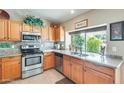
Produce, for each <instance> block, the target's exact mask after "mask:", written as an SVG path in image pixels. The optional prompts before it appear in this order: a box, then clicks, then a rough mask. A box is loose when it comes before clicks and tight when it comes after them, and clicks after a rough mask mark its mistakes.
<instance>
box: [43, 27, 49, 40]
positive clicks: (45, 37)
mask: <svg viewBox="0 0 124 93" xmlns="http://www.w3.org/2000/svg"><path fill="white" fill-rule="evenodd" d="M42 40H43V41H48V40H49V28H48V27H44V28H42Z"/></svg>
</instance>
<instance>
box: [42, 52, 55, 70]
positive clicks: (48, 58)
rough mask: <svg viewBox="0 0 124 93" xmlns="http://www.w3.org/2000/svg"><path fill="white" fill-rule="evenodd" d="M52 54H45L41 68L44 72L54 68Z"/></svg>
mask: <svg viewBox="0 0 124 93" xmlns="http://www.w3.org/2000/svg"><path fill="white" fill-rule="evenodd" d="M54 57H55V56H54V53H46V54H45V56H44V63H43V68H44V70H47V69H50V68H54V67H55V59H54Z"/></svg>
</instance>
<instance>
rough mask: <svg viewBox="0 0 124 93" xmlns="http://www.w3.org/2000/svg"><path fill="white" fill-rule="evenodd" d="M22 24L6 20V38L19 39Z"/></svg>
mask: <svg viewBox="0 0 124 93" xmlns="http://www.w3.org/2000/svg"><path fill="white" fill-rule="evenodd" d="M21 30H22V25H21V23H20V22H18V21H8V40H10V41H20V40H21Z"/></svg>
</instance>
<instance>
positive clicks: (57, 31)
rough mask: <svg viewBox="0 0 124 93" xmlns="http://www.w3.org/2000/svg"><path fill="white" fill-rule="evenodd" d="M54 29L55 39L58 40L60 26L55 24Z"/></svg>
mask: <svg viewBox="0 0 124 93" xmlns="http://www.w3.org/2000/svg"><path fill="white" fill-rule="evenodd" d="M54 31H55V41H60V27H59V26H57V27H55V28H54Z"/></svg>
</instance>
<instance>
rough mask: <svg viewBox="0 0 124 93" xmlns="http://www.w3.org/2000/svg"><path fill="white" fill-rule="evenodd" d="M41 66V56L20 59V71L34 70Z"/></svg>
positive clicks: (28, 56)
mask: <svg viewBox="0 0 124 93" xmlns="http://www.w3.org/2000/svg"><path fill="white" fill-rule="evenodd" d="M42 66H43V55H42V54H35V55H27V56H25V57H22V71H27V70H31V69H36V68H39V67H41V68H42Z"/></svg>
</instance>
